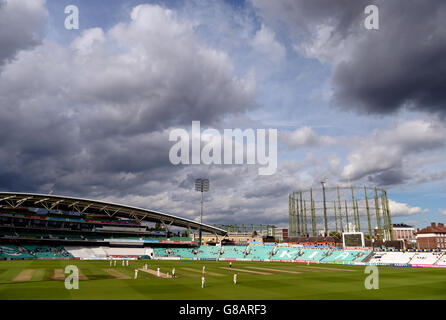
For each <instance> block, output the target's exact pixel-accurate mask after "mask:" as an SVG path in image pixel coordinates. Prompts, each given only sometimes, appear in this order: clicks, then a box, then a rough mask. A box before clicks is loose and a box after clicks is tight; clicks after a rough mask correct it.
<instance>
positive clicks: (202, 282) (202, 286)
mask: <svg viewBox="0 0 446 320" xmlns="http://www.w3.org/2000/svg"><path fill="white" fill-rule="evenodd" d="M201 288H204V277H201Z"/></svg>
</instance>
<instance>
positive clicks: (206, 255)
mask: <svg viewBox="0 0 446 320" xmlns="http://www.w3.org/2000/svg"><path fill="white" fill-rule="evenodd" d="M220 249H221V247H219V246H218V247H216V246H201V247H199V248H198V250H197V251H198V253H197V258H198V259H218V258H220Z"/></svg>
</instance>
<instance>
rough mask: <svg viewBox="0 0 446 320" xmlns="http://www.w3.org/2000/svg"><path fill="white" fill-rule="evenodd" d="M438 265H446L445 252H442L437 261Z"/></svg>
mask: <svg viewBox="0 0 446 320" xmlns="http://www.w3.org/2000/svg"><path fill="white" fill-rule="evenodd" d="M435 264H436V265H440V266H446V255H445V254H444V253H442V254H441V255H440V256H439V258H438V260H437V261H436V262H435Z"/></svg>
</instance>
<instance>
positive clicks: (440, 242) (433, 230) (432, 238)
mask: <svg viewBox="0 0 446 320" xmlns="http://www.w3.org/2000/svg"><path fill="white" fill-rule="evenodd" d="M416 239H417V248H418V249H437V248H440V249H444V248H446V227H445V226H444V224H443V223H439V224H438V225H437V224H435V222H432V223H431V225H430V226H428V227H426V228H424V229H421V230H418V231H417V235H416Z"/></svg>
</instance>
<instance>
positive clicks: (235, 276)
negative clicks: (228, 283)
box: [234, 273, 237, 284]
mask: <svg viewBox="0 0 446 320" xmlns="http://www.w3.org/2000/svg"><path fill="white" fill-rule="evenodd" d="M234 284H237V273H234Z"/></svg>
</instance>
